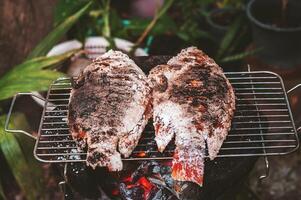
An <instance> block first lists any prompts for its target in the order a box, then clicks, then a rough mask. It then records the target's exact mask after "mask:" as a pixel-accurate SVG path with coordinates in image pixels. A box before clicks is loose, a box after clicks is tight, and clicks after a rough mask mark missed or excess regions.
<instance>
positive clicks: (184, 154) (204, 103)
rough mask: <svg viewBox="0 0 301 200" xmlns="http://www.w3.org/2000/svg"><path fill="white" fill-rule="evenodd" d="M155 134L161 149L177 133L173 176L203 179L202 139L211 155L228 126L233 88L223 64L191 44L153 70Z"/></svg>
mask: <svg viewBox="0 0 301 200" xmlns="http://www.w3.org/2000/svg"><path fill="white" fill-rule="evenodd" d="M149 78H150V82H151V84H152V86H153V118H154V128H155V134H156V137H155V140H156V143H157V146H158V149H159V151H161V152H163V151H164V149H165V148H166V146H167V145H168V143H169V142H170V141H171V140H172V138H173V137H174V136H175V144H176V149H175V154H174V159H173V166H172V177H173V178H174V179H175V180H178V181H191V182H195V183H197V184H199V185H202V183H203V174H204V158H205V155H206V154H205V153H206V151H205V150H206V144H207V147H208V153H209V157H210V159H211V160H212V159H214V158H215V157H216V156H217V154H218V152H219V149H220V147H221V145H222V144H223V141H224V140H225V138H226V136H227V134H228V131H229V129H230V127H231V121H232V118H233V115H234V110H235V95H234V91H233V88H232V86H231V84H230V83H229V81H228V80H227V78H226V77H225V75H224V73H223V71H222V69H221V68H220V67H219V66H218V65H217V64H216V63H215V62H214V60H213V59H211V58H209V57H208V56H207V55H206V54H205V53H203V52H202V51H201V50H199V49H197V48H195V47H189V48H187V49H184V50H182V51H181V53H179V54H178V55H177V56H175V57H173V58H172V59H170V60H169V61H168V62H167V64H166V65H159V66H157V67H155V68H154V69H152V70H151V72H150V75H149Z"/></svg>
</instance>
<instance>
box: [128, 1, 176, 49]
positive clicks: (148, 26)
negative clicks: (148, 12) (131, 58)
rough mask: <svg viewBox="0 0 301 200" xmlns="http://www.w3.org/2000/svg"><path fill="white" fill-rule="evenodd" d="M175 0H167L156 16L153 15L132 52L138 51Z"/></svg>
mask: <svg viewBox="0 0 301 200" xmlns="http://www.w3.org/2000/svg"><path fill="white" fill-rule="evenodd" d="M173 2H174V0H165V1H164V4H163V6H162V7H161V9H159V11H158V12H156V14H155V16H154V17H153V19H152V21H151V22H150V23H149V24H148V25H147V27H146V28H145V29H144V31H143V33H142V34H141V35H140V37H139V38H138V39H137V41H136V42H135V44H134V46H133V47H132V49H131V51H130V53H131V54H132V53H133V52H135V51H136V49H137V48H138V47H139V46H140V45H141V43H142V42H143V41H144V39H145V38H146V36H147V35H148V34H149V33H150V31H151V30H152V29H153V28H154V26H155V25H156V23H157V21H158V20H159V19H160V18H161V17H162V16H163V15H164V14H165V13H166V12H167V11H168V9H169V8H170V7H171V5H172V4H173Z"/></svg>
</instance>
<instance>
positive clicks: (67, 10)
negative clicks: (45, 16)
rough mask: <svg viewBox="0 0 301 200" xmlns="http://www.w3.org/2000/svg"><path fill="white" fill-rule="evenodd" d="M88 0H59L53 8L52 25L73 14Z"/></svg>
mask: <svg viewBox="0 0 301 200" xmlns="http://www.w3.org/2000/svg"><path fill="white" fill-rule="evenodd" d="M89 1H90V0H76V1H74V0H71V1H70V0H60V1H58V3H57V5H56V6H55V10H54V26H57V25H58V24H60V23H62V22H63V21H64V20H65V19H66V18H68V17H69V16H71V15H72V14H74V13H75V12H76V11H78V10H79V9H80V8H82V7H83V6H84V5H85V4H87V3H88V2H89Z"/></svg>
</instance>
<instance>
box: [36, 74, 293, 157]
mask: <svg viewBox="0 0 301 200" xmlns="http://www.w3.org/2000/svg"><path fill="white" fill-rule="evenodd" d="M225 74H226V76H227V77H228V79H229V80H230V82H231V83H232V85H233V87H234V88H235V93H236V97H237V107H236V113H235V116H234V119H233V123H232V128H231V131H230V132H229V135H228V136H227V139H226V140H225V142H224V144H223V146H222V148H221V150H220V152H219V155H218V157H238V156H262V155H281V154H287V153H290V152H292V151H294V150H295V149H297V148H298V146H299V143H298V138H297V132H296V129H295V125H294V122H293V118H292V113H291V110H290V106H289V103H288V100H287V96H286V92H285V89H284V85H283V82H282V79H281V77H279V76H278V75H277V74H274V73H272V72H228V73H225ZM70 90H71V84H70V79H68V78H61V79H58V80H56V81H55V82H54V83H53V84H52V85H51V86H50V88H49V91H48V94H47V101H46V103H45V107H44V111H43V115H42V119H41V124H40V128H39V137H38V139H37V142H36V145H35V149H34V154H35V156H36V158H37V159H38V160H40V161H43V162H81V161H85V158H86V152H83V151H79V150H78V149H77V147H76V144H75V142H74V141H73V140H72V137H71V135H70V133H69V130H68V125H67V113H68V103H69V95H70ZM153 138H154V131H153V128H152V125H151V123H149V125H148V126H147V127H146V129H145V131H144V133H143V134H142V138H141V139H140V142H139V144H138V146H137V147H136V149H135V150H134V152H133V153H132V155H131V157H130V158H126V159H124V160H146V159H170V158H171V157H172V155H173V149H174V144H173V142H171V144H170V145H169V146H168V147H167V148H166V150H165V151H164V152H163V153H159V152H158V151H157V147H156V144H155V141H154V139H153Z"/></svg>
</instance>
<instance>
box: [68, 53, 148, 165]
mask: <svg viewBox="0 0 301 200" xmlns="http://www.w3.org/2000/svg"><path fill="white" fill-rule="evenodd" d="M104 61H107V62H108V63H109V65H107V66H104V65H102V64H101V63H103V62H104ZM116 68H130V69H133V70H135V72H136V73H137V74H138V75H135V74H132V73H127V74H126V76H127V77H128V81H126V80H123V82H124V83H126V84H128V85H130V86H131V87H130V88H128V89H127V90H131V91H134V95H132V96H131V97H129V98H131V99H130V102H128V103H126V104H124V105H126V107H123V108H121V109H122V110H120V112H121V113H123V114H122V115H118V116H119V121H121V123H120V124H118V126H114V128H115V129H116V130H117V137H116V136H111V138H109V139H107V140H109V142H101V143H92V142H91V139H92V138H91V137H90V134H89V133H88V134H86V139H87V144H88V148H90V149H95V150H93V151H96V152H107V151H110V152H112V150H116V149H117V148H118V150H119V152H120V153H121V154H123V155H124V156H125V157H128V156H129V155H130V154H131V153H132V151H133V150H134V148H135V147H136V145H137V143H138V141H139V139H140V136H141V133H142V131H143V129H144V127H145V125H146V124H147V121H148V118H149V117H150V113H146V109H147V105H148V103H149V100H150V91H151V90H150V88H149V86H148V84H147V77H146V75H145V74H144V73H143V71H142V70H141V69H140V68H139V67H138V66H137V65H136V64H135V62H134V61H133V60H131V59H130V58H129V57H128V56H127V55H126V54H124V53H122V52H120V51H113V50H110V51H108V52H107V53H105V54H103V55H101V56H99V57H98V58H96V59H95V60H94V61H93V63H91V64H90V65H89V66H87V67H86V68H85V69H84V71H83V73H84V74H85V73H89V72H93V73H97V74H99V75H100V74H101V73H106V74H107V77H108V79H110V77H111V76H116V73H115V72H116V71H115V72H114V69H116ZM95 69H97V70H96V71H95ZM94 71H95V72H94ZM121 75H123V74H121ZM71 95H73V92H71ZM112 95H114V91H112V94H110V96H112ZM116 95H117V94H116ZM104 101H105V99H104ZM120 103H121V104H122V103H123V102H120ZM96 110H97V108H96ZM117 112H118V111H117ZM97 116H99V113H97V112H92V113H91V115H90V117H88V118H86V119H84V120H83V119H76V120H79V121H78V122H77V123H79V122H80V123H82V124H83V127H90V128H91V130H90V131H89V132H91V133H93V132H95V133H99V132H101V131H103V132H106V131H109V130H110V129H112V127H110V126H102V127H99V125H98V123H94V122H93V120H94V119H95V118H97ZM104 117H109V116H104ZM80 131H81V130H80ZM119 152H118V151H115V153H114V151H113V154H112V155H111V154H108V155H107V156H108V159H107V161H108V162H107V163H104V164H105V165H103V164H101V163H99V162H98V163H95V164H92V163H89V162H88V161H87V165H90V166H91V167H93V168H95V167H96V166H107V167H108V168H109V169H110V170H111V171H120V170H122V167H123V166H122V161H121V155H120V153H119Z"/></svg>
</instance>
